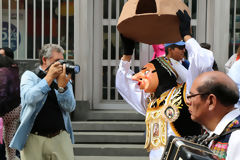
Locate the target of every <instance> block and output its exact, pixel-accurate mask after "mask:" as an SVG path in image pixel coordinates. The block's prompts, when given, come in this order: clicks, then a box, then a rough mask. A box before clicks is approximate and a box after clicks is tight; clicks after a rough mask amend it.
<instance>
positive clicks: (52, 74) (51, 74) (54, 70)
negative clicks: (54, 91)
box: [46, 62, 63, 80]
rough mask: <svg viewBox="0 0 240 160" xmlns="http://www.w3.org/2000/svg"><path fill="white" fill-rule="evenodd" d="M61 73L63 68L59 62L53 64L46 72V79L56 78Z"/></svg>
mask: <svg viewBox="0 0 240 160" xmlns="http://www.w3.org/2000/svg"><path fill="white" fill-rule="evenodd" d="M62 72H63V66H62V65H61V63H60V62H55V63H53V64H52V65H51V66H50V68H49V69H48V71H47V75H46V77H48V78H49V79H51V80H54V79H55V78H57V77H58V76H59V75H60V74H61V73H62Z"/></svg>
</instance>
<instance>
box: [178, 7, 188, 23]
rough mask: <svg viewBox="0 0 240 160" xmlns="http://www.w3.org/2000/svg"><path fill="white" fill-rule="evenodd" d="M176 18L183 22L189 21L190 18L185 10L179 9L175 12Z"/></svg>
mask: <svg viewBox="0 0 240 160" xmlns="http://www.w3.org/2000/svg"><path fill="white" fill-rule="evenodd" d="M176 14H177V16H178V18H179V19H180V20H181V21H183V20H188V21H189V20H191V17H190V16H189V14H188V12H187V11H186V10H184V12H183V11H181V10H180V9H179V10H178V11H177V12H176Z"/></svg>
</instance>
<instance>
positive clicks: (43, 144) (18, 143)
mask: <svg viewBox="0 0 240 160" xmlns="http://www.w3.org/2000/svg"><path fill="white" fill-rule="evenodd" d="M63 53H64V50H63V48H62V47H60V46H58V45H55V44H46V45H44V46H43V47H42V49H41V50H40V53H39V59H40V66H39V68H37V69H36V70H35V71H34V72H32V71H26V72H25V73H24V74H23V75H22V78H21V84H20V91H21V105H22V111H21V117H20V120H21V123H20V125H19V127H18V129H17V132H16V134H15V136H14V138H13V140H12V142H11V144H10V147H12V148H16V149H18V150H20V153H21V159H22V160H33V159H34V160H38V159H39V160H43V159H58V160H60V159H62V160H66V159H68V160H71V159H74V155H73V145H72V143H73V142H74V139H73V133H72V127H71V121H70V117H69V113H70V112H72V111H73V110H74V109H75V106H76V101H75V99H74V94H73V89H72V84H71V80H70V78H71V73H68V75H66V64H65V63H61V61H60V62H59V60H63V59H64V57H63ZM71 141H72V143H71Z"/></svg>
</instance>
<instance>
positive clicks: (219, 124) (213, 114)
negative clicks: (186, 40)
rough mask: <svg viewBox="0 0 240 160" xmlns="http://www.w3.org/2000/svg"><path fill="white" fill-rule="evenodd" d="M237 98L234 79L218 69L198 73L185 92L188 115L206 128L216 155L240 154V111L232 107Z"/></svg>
mask: <svg viewBox="0 0 240 160" xmlns="http://www.w3.org/2000/svg"><path fill="white" fill-rule="evenodd" d="M238 99H239V91H238V87H237V86H236V84H235V83H234V81H233V80H232V79H231V78H230V77H228V76H227V75H226V74H224V73H223V72H218V71H212V72H206V73H203V74H201V75H200V76H199V77H197V78H196V79H195V80H194V82H193V84H192V87H191V90H190V94H189V95H188V96H187V104H188V105H189V112H190V114H191V119H192V120H193V121H195V122H198V123H199V124H201V125H203V126H204V127H205V128H206V129H207V130H208V133H209V135H210V137H212V138H211V139H209V142H210V144H209V148H210V149H211V150H212V151H213V152H214V154H215V155H216V159H228V160H230V159H231V160H238V159H239V158H240V152H239V146H240V139H239V137H240V130H239V129H240V123H239V122H240V111H239V109H237V108H235V107H234V104H236V103H237V102H238ZM210 140H211V141H210Z"/></svg>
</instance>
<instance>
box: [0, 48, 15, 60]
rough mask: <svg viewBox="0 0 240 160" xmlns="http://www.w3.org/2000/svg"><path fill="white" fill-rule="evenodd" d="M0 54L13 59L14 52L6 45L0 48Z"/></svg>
mask: <svg viewBox="0 0 240 160" xmlns="http://www.w3.org/2000/svg"><path fill="white" fill-rule="evenodd" d="M0 54H1V55H3V56H7V57H9V58H11V59H14V53H13V51H12V49H11V48H8V47H3V48H0Z"/></svg>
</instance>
